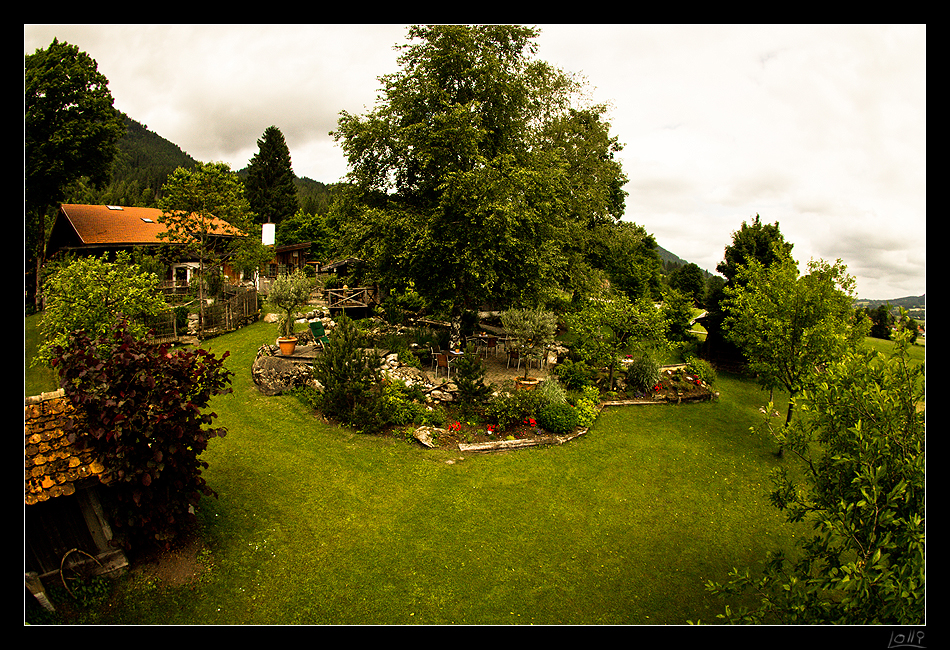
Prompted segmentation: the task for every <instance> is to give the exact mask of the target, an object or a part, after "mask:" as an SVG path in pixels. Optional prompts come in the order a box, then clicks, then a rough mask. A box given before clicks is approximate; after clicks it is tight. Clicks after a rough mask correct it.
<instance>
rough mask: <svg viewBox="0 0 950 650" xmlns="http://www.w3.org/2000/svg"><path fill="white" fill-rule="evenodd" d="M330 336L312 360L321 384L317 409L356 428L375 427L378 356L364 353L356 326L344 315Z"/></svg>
mask: <svg viewBox="0 0 950 650" xmlns="http://www.w3.org/2000/svg"><path fill="white" fill-rule="evenodd" d="M329 338H330V342H329V343H328V344H327V345H326V349H325V350H324V352H323V354H321V355H319V356H318V357H317V358H316V359H315V360H314V362H313V376H314V378H315V379H316V380H317V381H318V382H320V384H321V385H322V386H323V392H322V393H321V395H320V399H319V407H320V410H321V411H322V412H323V413H324V415H326V416H328V417H331V418H335V419H337V420H339V421H340V422H342V423H343V424H348V425H351V426H354V427H356V428H357V429H360V430H362V429H364V428H368V430H374V429H376V428H377V426H378V419H377V418H376V416H375V414H374V413H373V411H374V410H375V407H376V404H375V403H376V401H377V399H378V398H379V384H380V382H381V380H382V373H381V372H380V368H379V357H378V355H375V354H373V355H368V354H366V353H365V352H364V350H363V344H362V335H361V334H360V331H359V329H358V328H357V326H356V324H355V322H354V321H353V320H352V319H350V318H348V317H346V316H345V315H343V316H341V317H340V319H339V320H338V321H337V326H336V327H335V328H333V330H332V331H331V332H330V337H329Z"/></svg>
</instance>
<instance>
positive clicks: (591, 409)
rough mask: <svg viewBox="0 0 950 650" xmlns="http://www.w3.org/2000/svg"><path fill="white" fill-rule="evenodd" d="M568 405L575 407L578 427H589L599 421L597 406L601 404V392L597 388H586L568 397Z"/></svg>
mask: <svg viewBox="0 0 950 650" xmlns="http://www.w3.org/2000/svg"><path fill="white" fill-rule="evenodd" d="M568 403H569V404H573V405H574V410H575V413H576V414H577V426H579V427H589V426H590V425H592V424H593V423H594V420H596V419H597V405H598V404H600V392H599V391H598V390H597V387H596V386H586V387H584V388H583V389H581V390H580V391H575V392H573V393H570V394H569V395H568Z"/></svg>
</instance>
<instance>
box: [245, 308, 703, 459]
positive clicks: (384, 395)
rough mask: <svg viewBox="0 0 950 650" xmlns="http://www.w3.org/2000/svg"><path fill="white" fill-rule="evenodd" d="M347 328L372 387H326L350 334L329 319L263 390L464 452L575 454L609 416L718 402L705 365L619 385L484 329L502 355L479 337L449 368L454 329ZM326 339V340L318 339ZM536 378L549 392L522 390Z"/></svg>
mask: <svg viewBox="0 0 950 650" xmlns="http://www.w3.org/2000/svg"><path fill="white" fill-rule="evenodd" d="M342 320H343V321H345V325H346V327H345V329H346V330H347V333H346V334H341V335H339V339H340V340H342V339H347V340H350V345H351V347H354V350H355V352H354V354H356V355H357V356H356V357H354V359H361V361H359V362H358V363H354V362H352V361H351V362H349V363H344V364H343V365H348V366H360V367H361V368H362V370H361V371H360V372H361V373H362V374H361V375H360V376H357V375H355V374H352V373H351V374H350V375H349V376H348V377H347V379H346V380H345V381H349V382H352V385H350V386H347V385H345V382H344V384H341V385H340V386H337V387H336V388H335V389H333V388H332V387H331V389H330V390H328V389H327V387H326V386H324V384H323V383H322V382H321V381H320V377H323V378H324V381H326V382H328V383H333V379H332V378H333V374H332V373H331V374H327V373H330V372H331V371H330V370H328V368H327V367H325V366H330V365H333V364H332V363H331V361H333V360H332V359H330V358H328V357H327V354H328V349H329V346H331V345H333V344H334V343H333V341H336V340H337V338H338V337H337V336H335V334H339V333H338V332H337V330H338V328H339V326H340V322H339V321H338V320H336V319H334V318H331V317H330V315H329V314H327V313H325V312H322V311H319V310H317V311H313V312H310V313H308V314H304V315H303V316H302V318H299V319H298V320H297V324H298V327H299V326H300V325H301V324H306V325H307V327H306V328H305V329H298V331H296V332H295V336H296V338H297V341H296V348H295V350H294V352H293V353H292V354H286V353H282V352H281V350H280V348H279V347H278V345H277V342H276V341H275V342H274V344H270V343H267V344H264V345H262V346H261V347H260V349H259V350H258V353H257V356H256V358H255V361H254V363H253V367H252V368H251V374H252V377H253V379H254V382H255V384H256V385H257V387H258V390H260V392H261V393H263V394H265V395H279V394H293V395H296V396H297V397H299V398H300V399H301V401H302V402H303V404H304V405H305V406H306V407H308V408H311V409H312V410H313V413H314V416H315V417H321V418H323V419H325V420H328V421H335V422H337V423H339V424H342V425H345V426H349V427H351V428H353V429H355V430H357V431H360V432H362V433H371V434H375V435H384V436H397V437H400V438H405V439H406V440H410V441H414V442H418V444H422V445H424V446H426V447H431V448H443V449H453V450H458V451H462V452H487V451H499V450H510V449H518V448H522V447H528V446H534V445H543V444H564V443H566V442H569V441H570V440H573V439H574V438H576V437H578V436H580V435H583V434H585V433H586V432H587V430H588V428H589V427H590V425H591V424H592V423H593V421H594V420H595V419H596V417H597V414H598V413H599V411H600V410H601V409H602V408H604V407H605V406H621V405H623V406H627V405H629V406H647V405H660V404H683V403H688V402H693V401H705V400H709V399H713V398H715V397H716V396H717V393H715V391H714V390H712V388H711V385H712V383H713V381H714V377H715V374H714V372H713V371H712V369H711V367H710V366H709V365H708V364H706V363H705V362H703V361H701V360H698V359H694V358H687V363H685V364H680V365H677V366H668V367H660V366H659V365H657V364H656V363H654V362H652V361H650V360H649V359H646V360H644V359H641V358H636V359H635V358H633V357H627V358H625V359H622V360H620V362H619V364H618V365H617V368H616V369H615V371H614V372H613V373H609V374H608V373H607V372H606V371H605V369H593V368H590V367H588V366H586V364H584V363H583V362H580V361H577V360H575V359H572V356H573V355H572V353H571V350H570V349H569V348H568V347H567V346H565V345H562V344H560V343H558V342H557V341H556V340H555V339H554V337H553V335H552V336H551V337H550V340H549V341H545V342H544V345H543V351H542V352H541V353H538V354H526V348H525V347H523V346H519V344H518V341H517V340H516V339H515V338H514V337H509V336H506V334H507V332H505V331H504V330H503V329H501V328H498V327H493V326H492V325H489V324H488V323H485V322H483V323H481V328H479V329H480V330H481V331H479V334H483V335H491V336H492V337H494V338H495V339H496V341H497V346H493V347H492V348H487V347H485V346H483V345H482V346H479V345H477V344H476V342H483V340H480V339H479V338H478V337H477V336H474V335H473V336H470V337H468V338H467V341H468V342H469V344H468V345H466V346H464V351H463V346H462V345H461V344H459V345H457V346H455V347H456V348H458V351H457V352H455V353H454V354H453V358H452V361H451V362H450V363H449V367H448V368H446V367H442V366H440V365H439V364H438V362H437V359H436V358H435V357H434V356H433V354H434V351H436V350H445V349H446V348H448V347H449V346H448V331H447V330H446V329H443V328H439V327H437V326H435V327H433V326H431V325H427V324H410V325H408V326H404V325H391V324H389V323H387V322H385V321H384V320H382V319H379V318H367V319H362V320H359V321H352V320H349V319H346V317H343V319H342ZM314 332H317V336H315V335H314ZM321 332H323V333H324V334H325V336H324V337H319V338H318V336H319V334H320V333H321ZM552 334H553V332H552ZM515 350H517V351H519V352H521V353H522V354H521V356H520V358H521V361H520V363H519V360H518V359H519V357H518V355H517V354H513V355H512V356H511V357H510V356H509V353H512V352H513V351H515ZM331 352H332V353H333V354H339V352H338V351H331ZM331 356H332V354H331ZM337 361H339V360H337ZM525 364H528V367H526V365H525ZM337 365H340V364H339V363H338V364H337ZM644 365H646V368H644ZM525 377H531V378H533V379H536V380H538V381H537V382H536V383H534V384H532V385H530V386H529V387H528V388H522V387H520V386H518V384H519V383H521V380H523V378H525ZM367 378H368V380H367ZM347 402H348V403H349V406H348V407H347V406H345V405H344V406H341V404H344V403H347ZM347 408H348V409H349V410H347ZM370 410H371V411H372V413H370V412H369V411H370ZM349 416H352V417H349Z"/></svg>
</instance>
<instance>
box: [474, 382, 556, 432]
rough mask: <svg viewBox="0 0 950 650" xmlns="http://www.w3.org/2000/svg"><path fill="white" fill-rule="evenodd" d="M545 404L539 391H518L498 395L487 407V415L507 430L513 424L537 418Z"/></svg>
mask: <svg viewBox="0 0 950 650" xmlns="http://www.w3.org/2000/svg"><path fill="white" fill-rule="evenodd" d="M543 404H544V395H543V394H542V393H541V391H537V390H516V391H513V392H503V393H499V394H498V395H496V396H495V397H494V398H493V399H492V400H491V401H490V402H489V403H488V404H487V406H486V409H485V411H486V415H487V416H488V418H489V419H492V420H494V421H495V422H496V423H497V424H498V428H499V429H507V428H508V427H510V426H511V425H513V424H518V423H521V422H523V421H524V419H525V418H528V417H533V416H535V415H536V414H537V413H538V411H539V410H540V409H541V406H542V405H543Z"/></svg>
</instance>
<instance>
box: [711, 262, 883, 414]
mask: <svg viewBox="0 0 950 650" xmlns="http://www.w3.org/2000/svg"><path fill="white" fill-rule="evenodd" d="M736 279H737V280H738V282H737V283H736V284H735V285H734V286H732V287H729V286H727V287H726V288H725V294H726V302H725V310H726V319H725V322H724V324H723V327H724V329H725V333H726V336H727V337H728V338H729V340H731V341H733V342H734V343H735V344H736V345H737V346H739V348H740V349H741V350H742V352H743V353H744V354H745V356H746V358H747V359H748V362H749V367H750V370H752V371H753V372H754V373H755V374H756V376H757V377H758V380H759V382H760V383H761V384H762V385H763V386H764V387H766V388H772V387H775V386H780V387H782V388H784V389H785V390H787V391H788V392H789V394H790V396H791V397H793V398H794V397H795V396H797V395H798V394H799V393H800V392H801V391H802V390H803V389H805V388H807V387H808V386H809V385H810V383H811V382H812V381H814V379H815V377H816V375H817V373H818V372H819V371H820V369H821V368H823V367H824V366H825V365H827V364H829V363H831V362H832V361H834V360H835V359H837V358H839V357H840V356H841V355H842V354H843V353H844V352H845V351H846V350H848V349H849V348H851V347H854V345H856V343H857V342H859V341H860V340H862V339H863V337H864V335H865V334H866V333H867V330H866V327H864V326H863V325H864V321H863V320H862V321H858V320H857V319H855V312H854V308H853V301H854V278H853V277H852V276H850V275H848V273H847V267H845V265H844V264H843V263H842V262H841V260H838V261H837V262H836V263H835V264H833V265H832V264H828V263H827V262H825V261H815V260H812V261H810V262H809V263H808V273H806V274H804V275H799V271H798V264H797V263H796V262H795V260H794V259H793V258H792V257H791V256H790V255H785V256H779V257H777V259H776V261H774V262H773V263H772V265H771V266H768V267H766V266H764V265H763V264H762V263H761V262H759V261H758V260H757V259H753V260H751V261H750V262H749V263H747V264H746V265H744V266H741V267H740V268H739V271H738V274H737V276H736ZM794 404H795V402H794V399H792V400H790V401H789V404H788V411H787V414H786V419H785V421H786V425H787V424H788V423H790V422H791V420H792V414H793V411H794Z"/></svg>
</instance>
